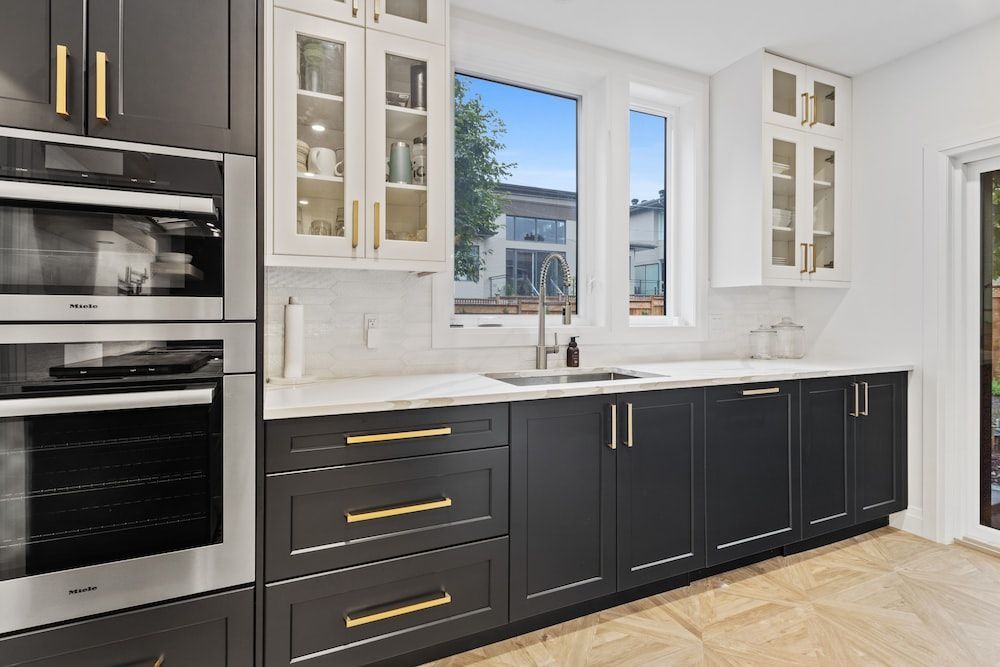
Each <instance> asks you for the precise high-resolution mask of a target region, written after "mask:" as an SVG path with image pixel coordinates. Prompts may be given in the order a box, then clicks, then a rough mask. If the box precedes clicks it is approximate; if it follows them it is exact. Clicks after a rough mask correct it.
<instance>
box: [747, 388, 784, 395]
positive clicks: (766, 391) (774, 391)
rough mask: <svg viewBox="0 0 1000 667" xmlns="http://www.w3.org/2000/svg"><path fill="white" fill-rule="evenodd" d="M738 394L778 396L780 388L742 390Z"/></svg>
mask: <svg viewBox="0 0 1000 667" xmlns="http://www.w3.org/2000/svg"><path fill="white" fill-rule="evenodd" d="M740 393H741V394H742V395H744V396H766V395H767V394H780V393H781V387H768V388H767V389H744V390H743V391H741V392H740Z"/></svg>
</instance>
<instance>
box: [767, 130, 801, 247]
mask: <svg viewBox="0 0 1000 667" xmlns="http://www.w3.org/2000/svg"><path fill="white" fill-rule="evenodd" d="M771 151H772V152H771V183H772V186H771V264H772V265H773V266H795V262H796V259H797V258H796V256H795V204H796V202H795V186H796V179H797V174H798V169H797V165H796V164H795V144H794V143H792V142H790V141H783V140H781V139H774V140H773V141H772V148H771Z"/></svg>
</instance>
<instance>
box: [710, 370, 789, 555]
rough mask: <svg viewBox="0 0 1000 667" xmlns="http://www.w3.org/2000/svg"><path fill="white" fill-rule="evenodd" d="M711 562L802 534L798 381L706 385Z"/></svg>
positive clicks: (781, 543)
mask: <svg viewBox="0 0 1000 667" xmlns="http://www.w3.org/2000/svg"><path fill="white" fill-rule="evenodd" d="M706 396H707V407H706V420H705V421H706V426H705V432H706V442H705V449H706V453H705V464H706V468H705V479H706V481H705V484H706V498H707V528H706V531H707V541H708V557H707V560H708V564H709V565H710V566H711V565H719V564H721V563H725V562H727V561H732V560H736V559H738V558H742V557H744V556H752V555H754V554H757V553H761V552H764V551H767V550H769V549H775V548H778V547H782V546H785V545H787V544H790V543H792V542H795V541H797V540H798V539H800V537H801V532H802V531H801V523H800V516H801V512H800V509H801V508H800V505H799V500H800V494H799V393H798V383H796V382H776V383H773V384H767V385H745V386H733V387H715V388H711V389H707V390H706Z"/></svg>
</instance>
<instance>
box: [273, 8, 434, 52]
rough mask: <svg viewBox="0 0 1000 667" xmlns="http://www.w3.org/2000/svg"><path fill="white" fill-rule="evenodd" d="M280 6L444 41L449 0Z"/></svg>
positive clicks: (418, 37) (383, 29)
mask: <svg viewBox="0 0 1000 667" xmlns="http://www.w3.org/2000/svg"><path fill="white" fill-rule="evenodd" d="M274 5H275V6H276V7H284V8H285V9H293V10H295V11H297V12H304V13H306V14H313V15H314V16H319V17H321V18H328V19H334V20H335V21H343V22H345V23H353V24H355V25H359V26H362V27H368V28H373V29H375V30H381V31H383V32H388V33H392V34H394V35H401V36H403V37H412V38H413V39H422V40H424V41H425V42H432V43H434V44H444V42H445V32H446V26H445V15H446V13H447V3H446V0H274Z"/></svg>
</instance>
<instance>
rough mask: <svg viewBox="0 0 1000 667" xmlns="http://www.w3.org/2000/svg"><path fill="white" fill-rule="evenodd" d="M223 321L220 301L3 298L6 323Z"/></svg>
mask: <svg viewBox="0 0 1000 667" xmlns="http://www.w3.org/2000/svg"><path fill="white" fill-rule="evenodd" d="M221 319H222V299H221V298H220V297H200V296H60V295H55V294H43V295H34V294H2V295H0V321H5V322H18V321H27V322H33V321H39V322H49V321H70V322H72V321H81V322H101V321H109V320H158V321H163V320H221Z"/></svg>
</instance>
